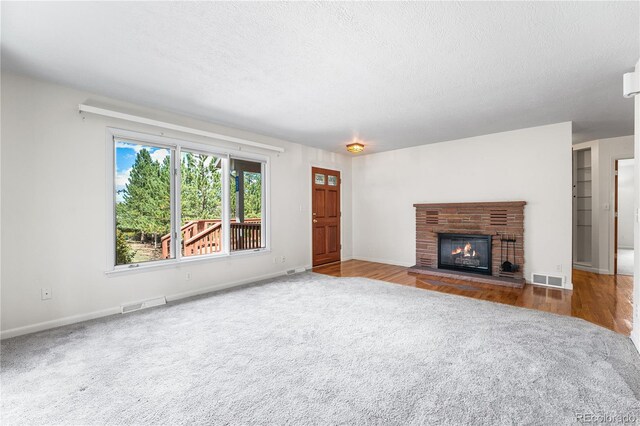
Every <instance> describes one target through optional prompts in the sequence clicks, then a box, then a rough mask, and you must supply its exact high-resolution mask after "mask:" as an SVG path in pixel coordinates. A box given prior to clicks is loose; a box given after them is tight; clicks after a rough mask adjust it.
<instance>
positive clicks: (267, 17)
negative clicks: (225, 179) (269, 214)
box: [2, 2, 640, 152]
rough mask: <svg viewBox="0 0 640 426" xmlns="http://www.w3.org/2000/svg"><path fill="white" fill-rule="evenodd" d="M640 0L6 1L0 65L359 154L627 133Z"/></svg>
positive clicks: (630, 120)
mask: <svg viewBox="0 0 640 426" xmlns="http://www.w3.org/2000/svg"><path fill="white" fill-rule="evenodd" d="M639 13H640V12H639V8H638V2H602V3H594V2H589V3H581V2H578V3H573V2H571V3H569V2H550V3H547V2H545V3H539V2H526V3H512V2H504V3H477V2H473V3H458V2H455V3H454V2H451V3H365V2H361V3H319V2H314V3H246V2H216V3H192V2H186V3H183V2H176V3H168V2H163V3H147V2H137V3H129V2H125V3H109V2H104V3H86V2H85V3H13V2H10V3H7V2H3V3H2V67H3V69H8V70H10V71H14V72H19V73H25V74H28V75H32V76H35V77H38V78H43V79H46V80H51V81H54V82H58V83H62V84H65V85H69V86H73V87H77V88H81V89H86V90H90V91H93V92H96V93H98V94H102V95H106V96H110V97H113V98H117V99H121V100H125V101H129V102H134V103H137V104H140V105H145V106H150V107H155V108H159V109H164V110H168V111H172V112H177V113H182V114H186V115H190V116H194V117H197V118H201V119H205V120H208V121H212V122H216V123H220V124H226V125H230V126H233V127H237V128H241V129H245V130H251V131H255V132H259V133H263V134H266V135H270V136H276V137H281V138H284V139H288V140H291V141H295V142H299V143H303V144H308V145H313V146H317V147H322V148H325V149H329V150H333V151H343V150H344V143H345V142H346V141H348V140H349V139H351V137H352V136H353V135H358V136H359V137H360V138H362V139H364V140H365V141H366V143H367V144H368V145H370V149H369V152H372V151H383V150H390V149H396V148H401V147H407V146H412V145H420V144H425V143H432V142H438V141H446V140H451V139H457V138H462V137H467V136H475V135H481V134H487V133H493V132H499V131H506V130H513V129H518V128H523V127H530V126H536V125H542V124H550V123H555V122H560V121H568V120H572V121H574V141H575V142H580V141H585V140H591V139H597V138H603V137H614V136H621V135H628V134H632V133H633V102H632V100H630V99H624V98H623V97H622V94H621V92H622V87H621V86H622V74H623V73H624V72H628V71H631V70H632V67H633V66H634V65H635V63H636V61H637V60H638V58H639V57H640V45H639Z"/></svg>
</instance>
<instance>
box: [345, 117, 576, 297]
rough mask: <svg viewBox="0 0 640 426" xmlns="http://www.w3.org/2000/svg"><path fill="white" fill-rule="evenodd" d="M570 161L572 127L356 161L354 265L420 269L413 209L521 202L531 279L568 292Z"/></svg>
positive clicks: (528, 131) (546, 128)
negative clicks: (553, 281)
mask: <svg viewBox="0 0 640 426" xmlns="http://www.w3.org/2000/svg"><path fill="white" fill-rule="evenodd" d="M571 155H572V151H571V123H570V122H567V123H559V124H553V125H549V126H542V127H534V128H530V129H522V130H516V131H511V132H504V133H496V134H492V135H486V136H478V137H473V138H467V139H460V140H456V141H449V142H446V143H437V144H430V145H423V146H419V147H414V148H407V149H402V150H397V151H391V152H383V153H379V154H372V155H367V156H364V157H358V158H354V160H353V182H354V184H353V198H352V199H353V217H354V221H353V241H354V246H353V255H354V258H358V259H364V260H374V261H380V262H386V263H393V264H398V265H407V266H409V265H413V264H415V210H414V208H413V204H414V203H435V202H468V201H515V200H523V201H526V202H527V206H526V207H525V257H526V262H525V263H526V267H525V276H526V277H527V279H530V276H531V273H532V272H540V273H553V274H557V273H558V269H561V270H562V272H561V274H564V275H566V276H567V287H570V286H571V248H572V244H571V209H572V207H571V205H572V202H571V196H572V194H571V185H572V182H571Z"/></svg>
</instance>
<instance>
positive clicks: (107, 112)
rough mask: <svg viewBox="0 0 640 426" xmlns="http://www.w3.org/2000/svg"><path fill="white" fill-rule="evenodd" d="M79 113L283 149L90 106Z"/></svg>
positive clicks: (83, 107)
mask: <svg viewBox="0 0 640 426" xmlns="http://www.w3.org/2000/svg"><path fill="white" fill-rule="evenodd" d="M78 111H79V112H80V113H83V112H88V113H91V114H97V115H103V116H105V117H112V118H119V119H121V120H127V121H133V122H135V123H141V124H148V125H150V126H155V127H161V128H163V129H168V130H175V131H178V132H182V133H190V134H192V135H198V136H205V137H208V138H213V139H219V140H223V141H226V142H233V143H237V144H240V145H246V146H252V147H255V148H261V149H267V150H269V151H276V152H284V148H281V147H279V146H275V145H267V144H266V143H260V142H254V141H250V140H247V139H241V138H236V137H233V136H226V135H222V134H220V133H214V132H208V131H206V130H199V129H194V128H192V127H187V126H181V125H179V124H173V123H167V122H165V121H158V120H153V119H151V118H145V117H140V116H137V115H132V114H126V113H123V112H118V111H112V110H110V109H104V108H98V107H94V106H91V105H85V104H80V105H78Z"/></svg>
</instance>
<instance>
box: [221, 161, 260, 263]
mask: <svg viewBox="0 0 640 426" xmlns="http://www.w3.org/2000/svg"><path fill="white" fill-rule="evenodd" d="M230 161H231V163H230V168H229V172H230V174H231V176H230V179H229V186H230V188H229V189H230V191H229V196H230V199H231V206H230V207H231V223H230V232H231V235H230V237H231V238H230V241H231V251H238V250H252V249H258V248H263V247H265V242H264V238H263V229H262V225H263V220H262V163H259V162H255V161H247V160H239V159H235V158H232V159H231V160H230Z"/></svg>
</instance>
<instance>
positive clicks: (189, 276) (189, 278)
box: [185, 272, 191, 281]
mask: <svg viewBox="0 0 640 426" xmlns="http://www.w3.org/2000/svg"><path fill="white" fill-rule="evenodd" d="M185 279H186V280H187V281H191V272H187V275H186V276H185Z"/></svg>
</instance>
